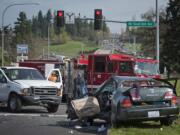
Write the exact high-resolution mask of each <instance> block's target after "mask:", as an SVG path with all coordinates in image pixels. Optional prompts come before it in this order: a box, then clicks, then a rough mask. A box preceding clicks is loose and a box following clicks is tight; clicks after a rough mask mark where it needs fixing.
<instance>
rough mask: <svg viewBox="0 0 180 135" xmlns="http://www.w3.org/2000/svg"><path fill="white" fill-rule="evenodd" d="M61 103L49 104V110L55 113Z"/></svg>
mask: <svg viewBox="0 0 180 135" xmlns="http://www.w3.org/2000/svg"><path fill="white" fill-rule="evenodd" d="M58 107H59V105H48V107H47V110H48V112H49V113H55V112H57V110H58Z"/></svg>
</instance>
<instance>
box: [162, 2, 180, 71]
mask: <svg viewBox="0 0 180 135" xmlns="http://www.w3.org/2000/svg"><path fill="white" fill-rule="evenodd" d="M179 5H180V1H179V0H169V4H168V7H167V9H166V12H167V16H166V25H167V26H168V28H167V31H166V35H165V37H164V38H165V41H164V44H163V48H162V54H161V56H162V58H163V62H164V64H165V65H166V67H167V68H168V70H169V71H178V72H180V65H179V63H180V59H179V58H180V49H179V48H180V38H179V37H180V25H179V24H180V6H179Z"/></svg>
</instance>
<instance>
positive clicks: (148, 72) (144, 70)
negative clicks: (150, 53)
mask: <svg viewBox="0 0 180 135" xmlns="http://www.w3.org/2000/svg"><path fill="white" fill-rule="evenodd" d="M158 63H159V62H158V61H157V60H154V59H152V58H136V65H135V73H136V75H137V76H139V77H150V78H160V73H159V69H158Z"/></svg>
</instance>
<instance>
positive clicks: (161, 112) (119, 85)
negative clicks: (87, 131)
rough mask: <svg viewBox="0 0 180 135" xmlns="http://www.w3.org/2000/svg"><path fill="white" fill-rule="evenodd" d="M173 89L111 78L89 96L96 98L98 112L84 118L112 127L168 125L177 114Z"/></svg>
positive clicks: (150, 82)
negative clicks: (149, 123) (150, 123)
mask: <svg viewBox="0 0 180 135" xmlns="http://www.w3.org/2000/svg"><path fill="white" fill-rule="evenodd" d="M173 89H174V87H173V86H172V85H171V84H170V83H168V82H164V81H163V82H162V81H159V80H155V79H152V78H140V77H127V76H114V77H111V78H109V79H108V80H107V81H105V82H104V83H103V84H102V85H101V86H100V88H98V89H97V90H96V91H95V92H94V93H93V94H92V96H93V97H96V98H97V99H98V102H99V107H100V112H99V113H98V114H95V115H93V116H91V117H89V116H88V117H84V118H85V119H88V120H91V121H92V120H93V119H94V118H100V119H104V120H106V121H108V122H111V124H112V125H113V126H117V125H118V124H121V123H122V122H127V121H139V120H140V121H145V120H156V121H157V120H159V121H160V122H161V124H163V125H170V124H172V122H173V120H174V119H175V118H176V117H177V116H178V114H179V108H178V107H177V105H176V104H177V101H176V96H175V94H174V93H173V91H174V90H173ZM80 111H81V110H80ZM70 112H71V111H70ZM72 112H73V111H72ZM70 116H73V115H72V114H71V113H70ZM74 118H75V117H74Z"/></svg>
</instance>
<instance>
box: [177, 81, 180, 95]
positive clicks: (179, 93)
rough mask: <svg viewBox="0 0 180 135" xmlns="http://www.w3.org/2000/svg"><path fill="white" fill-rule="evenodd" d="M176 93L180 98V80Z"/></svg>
mask: <svg viewBox="0 0 180 135" xmlns="http://www.w3.org/2000/svg"><path fill="white" fill-rule="evenodd" d="M176 92H177V95H178V96H180V80H178V83H177V86H176Z"/></svg>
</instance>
